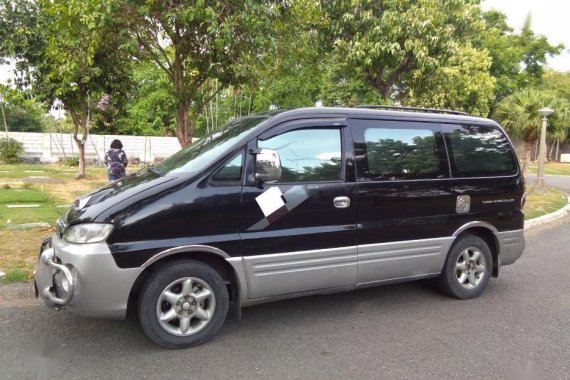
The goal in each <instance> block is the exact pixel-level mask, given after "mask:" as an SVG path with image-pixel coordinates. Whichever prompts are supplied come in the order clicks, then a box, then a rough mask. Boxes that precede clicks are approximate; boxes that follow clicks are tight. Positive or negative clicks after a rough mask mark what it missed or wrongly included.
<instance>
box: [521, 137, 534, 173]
mask: <svg viewBox="0 0 570 380" xmlns="http://www.w3.org/2000/svg"><path fill="white" fill-rule="evenodd" d="M533 143H534V142H533V141H525V142H524V161H523V167H522V172H523V176H524V177H525V178H526V175H527V174H528V168H529V166H530V156H531V154H532V145H533Z"/></svg>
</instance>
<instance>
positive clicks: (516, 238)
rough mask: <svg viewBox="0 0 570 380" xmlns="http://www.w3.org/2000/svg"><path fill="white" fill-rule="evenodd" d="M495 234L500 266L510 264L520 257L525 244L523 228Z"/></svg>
mask: <svg viewBox="0 0 570 380" xmlns="http://www.w3.org/2000/svg"><path fill="white" fill-rule="evenodd" d="M495 236H496V237H497V240H498V242H499V258H500V262H501V266H504V265H510V264H512V263H514V262H515V261H517V260H518V259H519V257H521V255H522V254H523V251H524V248H525V245H526V242H525V238H524V230H522V229H521V230H514V231H504V232H498V233H496V234H495Z"/></svg>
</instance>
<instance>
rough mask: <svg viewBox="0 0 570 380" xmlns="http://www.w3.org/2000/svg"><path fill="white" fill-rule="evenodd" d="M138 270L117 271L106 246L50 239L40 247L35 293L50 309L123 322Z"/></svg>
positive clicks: (57, 238)
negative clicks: (117, 319) (60, 309)
mask: <svg viewBox="0 0 570 380" xmlns="http://www.w3.org/2000/svg"><path fill="white" fill-rule="evenodd" d="M141 272H142V269H141V268H127V269H122V268H119V267H118V266H117V265H116V263H115V260H114V259H113V256H112V255H111V252H110V250H109V247H108V246H107V244H106V243H95V244H72V243H68V242H67V241H65V240H63V239H61V238H59V237H57V236H54V237H53V238H52V240H51V247H50V246H49V244H47V245H45V246H44V244H43V245H42V253H41V254H40V258H39V260H38V265H37V269H36V279H35V283H36V291H37V295H38V296H40V297H41V298H42V299H43V300H44V302H45V304H46V305H47V306H48V307H50V308H54V309H59V308H61V307H64V306H65V307H67V308H68V309H69V310H70V311H72V312H73V313H75V314H78V315H81V316H84V317H94V318H124V317H125V315H126V310H127V304H128V299H129V294H130V291H131V289H132V287H133V285H134V283H135V280H136V279H137V277H138V276H139V274H140V273H141Z"/></svg>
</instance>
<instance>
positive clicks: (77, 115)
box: [64, 98, 89, 179]
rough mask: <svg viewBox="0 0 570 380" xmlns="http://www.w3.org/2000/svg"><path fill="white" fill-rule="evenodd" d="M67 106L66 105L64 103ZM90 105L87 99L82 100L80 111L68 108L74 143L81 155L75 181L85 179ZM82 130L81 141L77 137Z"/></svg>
mask: <svg viewBox="0 0 570 380" xmlns="http://www.w3.org/2000/svg"><path fill="white" fill-rule="evenodd" d="M64 106H65V103H64ZM88 107H89V105H88V104H87V99H86V98H85V99H81V100H80V110H79V112H78V110H75V109H74V108H73V107H69V106H66V109H67V110H68V111H69V115H70V116H71V120H72V122H73V141H75V144H76V145H77V152H78V153H79V168H78V170H77V176H76V177H75V179H83V178H85V142H86V141H87V134H88V131H89V130H88V127H89V126H88V116H87V110H88ZM79 129H81V134H82V136H81V139H80V138H78V137H77V135H78V133H79Z"/></svg>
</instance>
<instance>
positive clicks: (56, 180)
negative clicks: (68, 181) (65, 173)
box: [20, 176, 65, 184]
mask: <svg viewBox="0 0 570 380" xmlns="http://www.w3.org/2000/svg"><path fill="white" fill-rule="evenodd" d="M20 181H21V182H24V183H34V184H36V183H39V184H43V183H65V181H64V180H62V179H59V178H53V177H43V176H30V177H24V178H22V179H20Z"/></svg>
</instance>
